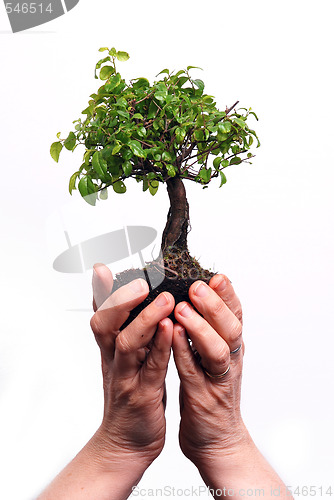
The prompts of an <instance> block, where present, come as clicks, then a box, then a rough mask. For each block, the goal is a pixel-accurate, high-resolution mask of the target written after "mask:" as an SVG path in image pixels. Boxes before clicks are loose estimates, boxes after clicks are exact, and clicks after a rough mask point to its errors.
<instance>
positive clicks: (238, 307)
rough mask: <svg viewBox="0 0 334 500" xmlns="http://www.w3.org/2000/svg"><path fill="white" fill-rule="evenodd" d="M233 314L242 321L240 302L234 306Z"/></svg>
mask: <svg viewBox="0 0 334 500" xmlns="http://www.w3.org/2000/svg"><path fill="white" fill-rule="evenodd" d="M234 315H235V316H236V317H237V318H238V320H239V321H242V307H241V304H240V303H239V304H238V305H237V306H236V307H235V309H234Z"/></svg>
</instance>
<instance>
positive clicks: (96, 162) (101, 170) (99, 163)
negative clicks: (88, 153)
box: [92, 151, 108, 181]
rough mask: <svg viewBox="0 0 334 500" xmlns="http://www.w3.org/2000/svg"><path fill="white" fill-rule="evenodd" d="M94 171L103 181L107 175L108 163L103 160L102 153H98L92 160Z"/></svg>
mask: <svg viewBox="0 0 334 500" xmlns="http://www.w3.org/2000/svg"><path fill="white" fill-rule="evenodd" d="M92 165H93V169H94V170H95V172H96V173H97V175H98V176H99V178H100V179H101V180H102V181H103V180H104V178H105V175H106V173H107V167H108V166H107V162H106V161H105V160H104V159H103V158H102V155H101V153H100V151H96V152H95V153H94V154H93V158H92Z"/></svg>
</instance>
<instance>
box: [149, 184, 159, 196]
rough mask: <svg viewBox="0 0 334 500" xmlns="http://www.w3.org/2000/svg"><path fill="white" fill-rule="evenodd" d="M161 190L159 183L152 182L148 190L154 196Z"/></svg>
mask: <svg viewBox="0 0 334 500" xmlns="http://www.w3.org/2000/svg"><path fill="white" fill-rule="evenodd" d="M158 188H159V181H150V182H149V185H148V189H149V191H150V193H151V195H152V196H154V195H155V194H156V192H157V191H158Z"/></svg>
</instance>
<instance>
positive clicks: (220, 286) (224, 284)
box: [216, 278, 226, 292]
mask: <svg viewBox="0 0 334 500" xmlns="http://www.w3.org/2000/svg"><path fill="white" fill-rule="evenodd" d="M225 288H226V280H225V278H223V279H222V280H221V282H220V283H219V285H217V286H216V290H218V292H222V291H223V290H225Z"/></svg>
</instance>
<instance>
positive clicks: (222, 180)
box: [219, 171, 227, 187]
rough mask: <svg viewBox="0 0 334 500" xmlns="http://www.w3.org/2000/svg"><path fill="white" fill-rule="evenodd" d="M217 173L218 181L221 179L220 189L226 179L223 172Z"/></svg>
mask: <svg viewBox="0 0 334 500" xmlns="http://www.w3.org/2000/svg"><path fill="white" fill-rule="evenodd" d="M219 173H220V179H221V181H220V186H219V187H222V185H223V184H225V183H226V181H227V179H226V176H225V174H224V172H221V171H220V172H219Z"/></svg>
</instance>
